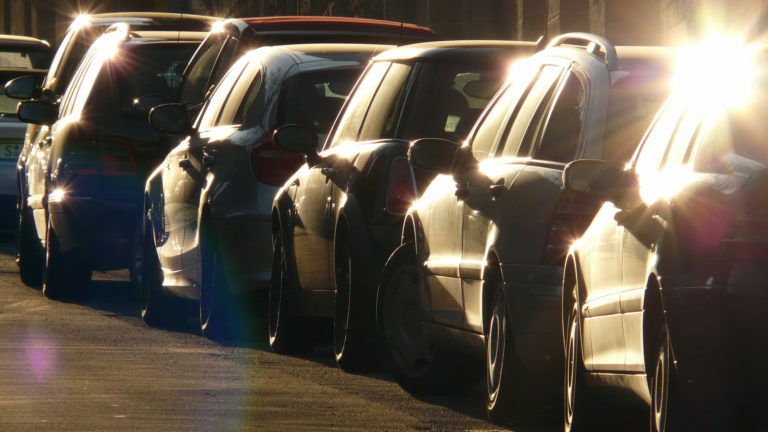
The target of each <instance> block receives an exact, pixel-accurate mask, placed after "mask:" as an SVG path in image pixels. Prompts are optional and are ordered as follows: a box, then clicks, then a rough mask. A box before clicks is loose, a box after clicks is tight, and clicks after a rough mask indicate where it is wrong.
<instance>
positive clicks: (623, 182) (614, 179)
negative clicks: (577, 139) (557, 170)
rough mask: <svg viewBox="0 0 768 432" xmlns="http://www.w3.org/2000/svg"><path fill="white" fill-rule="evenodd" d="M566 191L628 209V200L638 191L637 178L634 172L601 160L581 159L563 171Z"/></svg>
mask: <svg viewBox="0 0 768 432" xmlns="http://www.w3.org/2000/svg"><path fill="white" fill-rule="evenodd" d="M563 186H565V189H566V190H569V191H572V192H579V193H583V194H587V195H590V196H593V197H595V198H597V199H599V200H601V201H610V202H612V203H614V204H615V205H616V206H617V207H619V208H624V207H626V205H625V203H626V200H627V198H629V197H631V196H632V195H633V193H634V192H636V191H637V187H638V183H637V177H636V176H635V175H634V173H633V172H632V171H627V170H624V169H622V168H620V167H618V166H616V165H613V164H611V163H609V162H606V161H604V160H599V159H581V160H576V161H573V162H571V163H569V164H568V165H566V167H565V170H563Z"/></svg>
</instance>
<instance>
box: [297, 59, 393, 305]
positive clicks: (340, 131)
mask: <svg viewBox="0 0 768 432" xmlns="http://www.w3.org/2000/svg"><path fill="white" fill-rule="evenodd" d="M389 67H390V63H387V62H378V63H373V64H372V65H371V66H370V67H369V68H368V69H367V71H366V72H365V74H364V75H363V77H362V78H361V80H360V82H359V83H358V85H357V87H356V89H355V90H354V92H353V93H352V95H351V96H350V98H349V99H348V100H347V102H346V105H345V108H344V109H343V114H342V115H341V118H340V120H338V121H337V123H336V125H334V130H332V131H331V132H330V134H329V139H328V141H327V143H326V148H325V150H323V151H321V152H320V154H319V156H320V157H319V161H318V163H316V164H314V165H312V166H310V165H309V163H307V164H305V165H304V166H302V168H301V169H300V171H299V174H298V175H297V176H296V177H295V178H294V180H293V184H294V185H296V199H295V200H294V201H293V203H294V209H293V210H294V214H295V223H294V224H292V225H291V229H292V235H291V236H290V237H291V239H292V240H293V252H294V257H295V263H296V270H297V274H298V278H299V283H300V286H301V288H302V289H304V290H331V289H332V278H331V267H330V262H331V261H330V254H331V247H332V230H333V226H332V225H331V223H332V218H331V206H332V204H333V203H332V192H333V182H331V179H332V178H333V177H334V176H336V175H337V174H338V173H339V172H342V171H344V170H346V169H348V166H347V165H348V164H347V163H346V158H345V157H344V155H345V152H347V151H350V148H352V149H353V150H351V151H354V146H355V145H356V142H357V139H358V136H359V134H360V128H361V126H362V123H363V120H364V119H365V115H366V113H367V112H368V107H369V106H370V104H371V101H372V100H373V97H374V95H375V94H376V92H377V91H378V89H379V85H380V83H381V81H382V79H383V78H384V76H385V74H386V73H387V71H388V70H389Z"/></svg>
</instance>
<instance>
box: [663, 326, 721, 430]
mask: <svg viewBox="0 0 768 432" xmlns="http://www.w3.org/2000/svg"><path fill="white" fill-rule="evenodd" d="M660 333H661V334H660V335H659V338H658V340H659V342H658V344H657V347H658V348H657V350H656V352H657V355H656V364H655V365H654V368H653V379H652V380H651V388H650V390H651V407H650V423H651V432H670V431H672V432H679V431H688V430H696V429H698V427H697V426H692V425H691V424H690V422H688V421H684V420H683V419H684V417H685V407H684V406H683V400H682V398H681V397H680V389H679V387H678V384H677V381H676V379H675V372H674V370H673V365H674V361H673V360H672V350H671V348H670V344H669V334H668V333H667V332H666V330H663V331H661V332H660ZM718 420H720V419H718ZM714 424H717V423H714Z"/></svg>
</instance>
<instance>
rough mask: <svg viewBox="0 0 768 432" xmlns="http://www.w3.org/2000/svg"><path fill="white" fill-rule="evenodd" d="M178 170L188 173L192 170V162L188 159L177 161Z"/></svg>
mask: <svg viewBox="0 0 768 432" xmlns="http://www.w3.org/2000/svg"><path fill="white" fill-rule="evenodd" d="M179 168H181V169H183V170H185V171H189V170H191V169H192V162H190V160H189V159H182V160H180V161H179Z"/></svg>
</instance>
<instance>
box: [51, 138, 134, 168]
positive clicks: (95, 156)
mask: <svg viewBox="0 0 768 432" xmlns="http://www.w3.org/2000/svg"><path fill="white" fill-rule="evenodd" d="M62 159H63V160H62V166H61V171H62V172H61V175H64V176H67V175H70V176H71V175H79V176H88V175H99V174H102V175H105V176H135V175H136V174H138V170H137V168H136V158H135V157H134V155H133V150H132V149H131V146H130V144H129V143H128V141H126V140H124V139H122V138H115V137H97V138H96V139H95V140H94V141H93V142H91V143H88V144H87V146H86V147H78V148H77V149H75V150H72V151H69V152H67V153H65V155H64V157H63V158H62Z"/></svg>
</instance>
